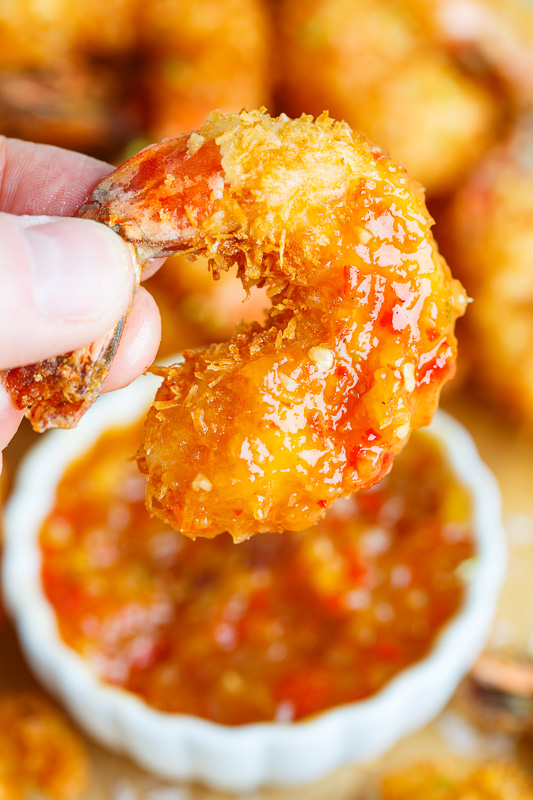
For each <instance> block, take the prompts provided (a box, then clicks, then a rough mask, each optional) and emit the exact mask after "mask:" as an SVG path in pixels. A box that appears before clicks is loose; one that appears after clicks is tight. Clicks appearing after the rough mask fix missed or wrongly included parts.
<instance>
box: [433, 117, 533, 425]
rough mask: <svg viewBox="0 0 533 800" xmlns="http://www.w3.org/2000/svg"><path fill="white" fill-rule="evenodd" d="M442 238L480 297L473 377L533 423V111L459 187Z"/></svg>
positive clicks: (473, 315)
mask: <svg viewBox="0 0 533 800" xmlns="http://www.w3.org/2000/svg"><path fill="white" fill-rule="evenodd" d="M442 230H443V234H444V235H443V240H442V246H443V248H445V253H446V255H447V257H448V258H449V260H450V263H451V264H452V266H453V268H454V270H456V271H457V274H458V276H459V277H460V278H461V280H463V281H464V283H465V285H466V287H467V289H468V293H469V294H470V295H471V296H472V297H473V299H474V303H473V304H472V309H471V312H469V314H468V317H467V319H466V320H465V325H464V328H463V331H462V333H463V337H464V339H463V341H464V344H465V346H466V351H467V353H468V361H469V364H470V367H471V376H472V379H473V381H474V382H475V383H476V384H477V385H478V387H479V388H480V389H481V391H482V393H483V395H484V396H485V397H488V398H490V399H491V400H492V401H495V402H496V403H498V404H500V405H501V406H502V407H504V408H505V409H506V410H507V411H508V412H509V413H510V415H511V416H514V417H515V418H516V419H517V420H520V421H523V422H525V423H526V424H527V425H529V426H531V425H532V424H533V410H532V409H533V351H532V348H531V341H532V337H533V320H532V316H531V308H532V303H533V270H532V267H533V260H532V252H533V119H531V118H525V119H523V120H522V122H521V124H520V125H519V126H517V127H516V129H515V130H514V131H513V132H512V134H511V135H510V136H509V137H508V138H507V140H506V141H505V142H503V143H502V144H501V145H499V146H498V147H497V148H494V149H493V150H492V152H490V153H489V154H488V155H487V157H486V158H485V159H483V161H481V162H480V164H479V165H478V166H477V168H476V169H475V170H474V171H473V172H472V174H471V175H470V177H469V178H468V180H467V181H466V182H465V184H464V185H463V186H462V187H461V189H460V190H459V191H458V192H457V193H456V194H455V196H454V198H453V199H452V201H451V203H450V206H449V208H448V211H447V214H446V215H445V217H444V218H443V220H442Z"/></svg>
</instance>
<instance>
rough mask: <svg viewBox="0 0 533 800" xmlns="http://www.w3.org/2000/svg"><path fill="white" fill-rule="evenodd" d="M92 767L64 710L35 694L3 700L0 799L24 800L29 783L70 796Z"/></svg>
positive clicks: (67, 799)
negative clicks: (59, 709)
mask: <svg viewBox="0 0 533 800" xmlns="http://www.w3.org/2000/svg"><path fill="white" fill-rule="evenodd" d="M88 769H89V765H88V759H87V754H86V752H85V748H84V746H83V743H82V740H81V737H80V736H79V734H77V733H76V732H75V731H74V729H73V728H72V727H71V725H70V724H69V722H68V720H67V719H66V717H65V716H64V714H62V713H61V712H60V711H58V710H57V709H56V708H54V707H53V706H52V705H51V704H50V703H48V702H47V701H46V700H45V699H44V698H42V697H40V696H39V695H38V694H35V693H33V692H19V693H17V694H7V695H5V696H3V697H1V698H0V797H1V798H2V800H23V798H24V797H25V796H26V795H25V792H24V789H25V788H26V787H27V786H29V787H31V788H33V789H37V790H38V791H39V792H42V793H43V794H46V795H48V796H49V797H52V798H54V800H72V799H73V798H76V797H79V795H80V794H81V793H82V792H83V790H84V789H85V788H86V784H87V778H88Z"/></svg>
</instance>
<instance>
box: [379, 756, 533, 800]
mask: <svg viewBox="0 0 533 800" xmlns="http://www.w3.org/2000/svg"><path fill="white" fill-rule="evenodd" d="M380 789H381V792H380V797H381V798H382V800H533V785H532V784H531V782H530V780H529V779H528V778H527V777H526V775H525V774H524V773H523V772H522V771H521V770H520V769H519V768H518V767H517V766H514V765H513V764H509V763H506V762H495V763H492V764H486V765H484V766H481V767H477V768H476V769H474V770H473V771H471V772H470V774H469V775H467V776H461V773H460V771H459V770H453V768H452V769H450V768H449V767H448V768H446V767H445V768H440V767H438V766H436V765H433V764H417V765H415V766H412V767H408V768H407V769H404V770H402V771H401V772H398V773H395V774H392V775H388V776H387V777H386V778H384V780H383V781H382V783H381V786H380Z"/></svg>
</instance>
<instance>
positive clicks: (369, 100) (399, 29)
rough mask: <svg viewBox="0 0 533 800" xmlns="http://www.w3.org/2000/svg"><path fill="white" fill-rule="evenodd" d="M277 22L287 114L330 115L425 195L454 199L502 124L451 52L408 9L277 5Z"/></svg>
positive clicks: (362, 3)
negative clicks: (382, 151) (373, 145)
mask: <svg viewBox="0 0 533 800" xmlns="http://www.w3.org/2000/svg"><path fill="white" fill-rule="evenodd" d="M421 4H422V5H427V6H433V3H427V2H424V3H421ZM279 16H280V23H279V24H280V32H281V36H280V44H281V53H282V59H283V65H284V80H283V83H282V86H281V88H280V92H281V95H282V97H283V101H284V103H285V106H286V107H287V109H288V110H289V111H290V112H291V113H300V112H301V111H306V112H311V113H319V112H320V111H321V110H322V109H323V108H328V109H329V110H330V112H331V113H332V114H333V115H335V116H337V117H339V118H342V119H346V120H347V121H348V122H349V123H350V124H351V125H352V126H354V127H357V128H361V130H364V131H365V133H367V135H368V136H369V137H370V138H371V139H373V140H374V141H376V142H378V144H380V145H381V146H382V147H384V148H386V149H387V150H388V151H389V152H390V153H391V155H392V156H393V157H394V158H397V159H399V160H400V161H401V163H402V164H404V166H406V167H407V169H408V170H409V172H410V173H411V175H412V176H413V177H414V178H416V179H417V180H420V181H421V182H422V183H423V184H424V186H425V187H426V188H427V191H428V194H429V195H440V194H444V193H447V192H449V191H450V190H452V189H453V188H454V186H455V185H456V184H457V182H458V181H459V180H460V179H461V178H462V177H463V176H464V175H465V174H466V173H467V172H468V170H469V169H470V168H471V166H472V165H473V164H475V163H476V161H477V159H478V158H479V157H480V156H481V155H482V153H483V152H484V151H485V149H486V148H487V147H488V146H489V145H490V144H491V142H492V140H493V137H494V135H495V130H494V128H495V125H496V123H497V121H498V120H499V116H500V109H499V107H498V102H497V100H496V98H495V97H494V96H493V92H492V88H491V86H489V85H487V84H486V82H484V81H483V80H480V79H479V74H478V73H476V72H475V70H474V71H473V72H472V73H471V74H470V73H469V71H468V70H467V69H465V67H464V65H463V64H461V63H459V62H458V60H457V59H456V58H454V57H453V54H452V53H450V52H448V51H447V49H446V47H445V46H444V45H443V43H442V42H440V41H439V38H438V37H437V35H436V34H435V33H434V32H433V29H432V28H431V26H430V25H429V24H423V20H422V18H421V17H422V14H421V12H420V11H419V9H418V8H417V7H414V3H413V2H411V0H373V1H372V2H368V0H282V1H281V3H280V6H279ZM317 64H320V68H319V69H317V67H316V65H317Z"/></svg>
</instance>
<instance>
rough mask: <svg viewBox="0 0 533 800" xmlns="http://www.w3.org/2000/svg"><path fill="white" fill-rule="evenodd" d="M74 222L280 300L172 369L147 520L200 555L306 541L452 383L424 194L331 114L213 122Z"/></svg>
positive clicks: (144, 465)
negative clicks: (105, 228) (202, 545)
mask: <svg viewBox="0 0 533 800" xmlns="http://www.w3.org/2000/svg"><path fill="white" fill-rule="evenodd" d="M80 215H81V216H84V217H88V218H91V219H94V220H96V221H99V222H102V223H105V224H107V225H110V226H111V227H112V228H113V230H115V231H116V232H118V233H119V234H120V235H121V236H122V237H123V238H124V239H125V241H126V242H127V243H128V244H129V245H130V246H131V247H133V248H134V249H135V252H136V255H137V259H138V262H139V264H142V263H144V262H145V261H146V260H147V259H150V258H154V257H159V256H166V255H170V254H173V253H180V252H181V253H188V254H193V255H197V256H206V257H207V258H208V259H209V261H210V262H211V269H212V271H213V273H214V275H216V274H218V272H219V271H220V270H226V269H228V268H230V267H231V266H232V265H234V264H237V269H238V275H239V277H240V278H241V280H242V282H243V285H244V287H245V288H248V287H250V286H252V285H254V284H257V285H259V286H265V285H266V286H268V293H269V295H270V297H271V300H272V308H271V309H270V311H269V314H268V317H267V320H266V323H265V325H264V327H261V326H260V325H258V324H257V323H256V324H251V325H249V326H242V327H240V328H238V329H237V330H236V332H235V333H234V335H233V337H232V338H231V339H230V340H229V341H228V342H226V343H224V344H219V345H212V346H211V347H209V348H207V349H205V350H203V351H201V352H186V353H185V361H184V363H183V364H178V365H175V366H173V367H170V368H169V369H166V370H161V374H162V375H163V376H164V378H165V380H164V382H163V385H162V386H161V388H160V390H159V392H158V394H157V397H156V400H155V403H154V406H153V408H152V409H151V410H150V412H149V415H148V419H147V423H146V429H145V433H144V439H143V442H142V447H141V451H140V453H139V456H138V460H139V465H140V468H141V470H142V471H143V472H144V473H146V474H147V475H148V481H147V503H148V506H149V508H150V509H151V510H152V512H153V513H155V514H156V515H157V516H159V517H161V518H162V519H164V520H165V521H167V522H169V523H170V524H171V525H172V526H174V527H175V528H177V529H180V530H182V531H183V532H184V533H186V534H188V535H190V536H192V537H195V536H197V535H201V536H207V537H211V536H215V535H216V534H218V533H221V532H223V531H226V530H229V531H230V532H231V534H232V535H233V537H234V539H235V540H236V541H238V540H241V539H246V538H247V537H249V536H251V535H252V534H254V533H258V532H262V531H282V530H285V529H288V530H298V529H303V528H305V527H308V526H309V525H312V524H314V523H315V522H316V521H317V520H318V519H319V518H320V517H322V516H323V515H324V513H325V510H326V508H328V507H329V506H330V505H331V504H332V503H333V502H334V500H336V499H337V498H338V497H340V496H342V495H347V494H350V493H351V492H353V491H355V490H358V489H362V488H366V487H369V486H371V485H373V484H374V483H376V482H377V481H378V480H379V479H380V478H381V477H382V476H383V475H384V474H385V473H386V472H387V471H388V470H389V468H390V466H391V463H392V460H393V457H394V455H395V454H396V453H398V452H399V451H400V450H401V448H402V447H403V445H404V444H405V442H406V441H407V439H408V437H409V433H410V432H411V430H413V429H414V428H418V427H420V426H421V425H425V424H427V423H428V422H429V420H430V419H431V416H432V414H433V412H434V410H435V408H436V406H437V403H438V396H439V392H440V389H441V387H442V385H443V383H444V382H445V381H447V380H448V379H449V378H450V377H452V376H453V374H454V371H455V357H456V340H455V337H454V334H453V328H454V323H455V319H456V317H457V316H459V315H460V314H462V313H463V312H464V308H465V304H466V294H465V292H464V290H463V288H462V286H461V284H460V283H458V282H457V281H454V280H453V279H452V277H451V274H450V272H449V270H448V267H447V265H446V263H445V262H444V260H443V259H442V257H441V256H440V255H439V253H438V250H437V247H436V245H435V242H434V240H433V237H432V234H431V230H430V228H431V225H432V222H433V221H432V219H431V218H430V216H429V214H428V212H427V210H426V207H425V205H424V198H423V194H422V192H421V191H420V188H419V187H418V185H417V184H414V183H412V182H411V181H410V179H409V178H408V176H407V175H406V173H405V171H404V170H403V169H402V167H400V165H399V164H398V163H397V162H394V161H392V160H390V159H389V158H388V157H387V156H386V155H385V154H384V153H383V151H381V150H380V149H379V148H378V147H376V146H374V145H372V144H370V143H369V142H368V140H367V139H366V138H365V137H364V136H363V135H362V134H358V133H353V132H352V130H351V129H350V127H349V126H348V125H346V124H345V123H338V122H334V121H333V120H331V119H330V118H329V117H328V116H327V115H326V114H324V115H322V116H321V117H320V118H319V119H317V120H316V121H314V120H313V119H312V118H311V117H309V116H302V117H301V118H300V119H297V120H291V119H289V118H288V117H286V116H284V115H282V116H280V117H279V118H277V119H272V118H271V117H269V116H268V115H267V114H266V113H264V112H262V111H256V112H250V113H245V112H243V113H242V114H234V115H229V116H224V115H222V114H221V113H219V112H215V113H214V114H212V115H211V116H210V117H209V118H208V120H207V121H206V122H205V124H204V125H203V127H202V128H200V129H199V130H198V131H197V132H194V133H192V134H186V135H184V136H182V137H180V138H178V139H174V140H166V141H164V142H162V143H161V144H157V145H153V146H152V147H149V148H147V149H145V150H144V151H142V152H141V153H139V154H138V155H136V156H135V157H134V158H132V159H131V160H130V161H128V162H126V164H124V165H123V166H122V167H120V168H119V169H118V170H116V171H115V172H114V173H111V175H109V176H108V177H107V178H105V179H104V180H103V181H102V183H101V184H100V185H99V186H98V187H97V188H96V189H95V191H94V192H93V195H92V197H91V200H90V201H89V203H88V204H87V205H86V206H85V207H84V208H83V209H82V210H81V211H80ZM67 361H68V360H67ZM68 363H69V364H70V366H72V367H73V372H76V364H74V365H73V364H72V363H71V362H68ZM96 364H98V360H97V361H96ZM82 372H83V369H82ZM34 377H35V376H34ZM37 377H38V376H37ZM52 377H53V376H52ZM63 378H64V379H65V380H64V382H65V383H66V388H67V389H68V387H69V377H68V375H67V374H65V375H64V376H62V379H63ZM38 383H39V381H34V383H33V384H32V386H33V388H37V387H38ZM43 383H44V384H45V386H44V388H45V391H48V395H49V398H50V399H51V403H50V402H45V403H41V404H39V403H37V406H40V411H39V415H40V418H41V419H42V418H43V416H48V417H53V415H54V403H55V398H54V394H53V391H49V387H48V386H47V377H46V376H45V377H44V381H41V385H42V384H43ZM74 411H75V412H76V414H78V413H79V408H78V407H77V406H76V407H75V408H74Z"/></svg>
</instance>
